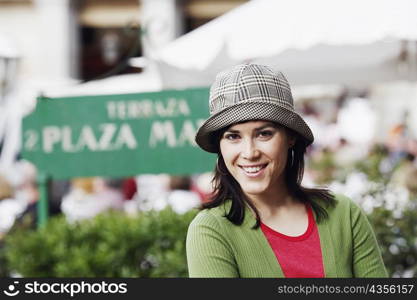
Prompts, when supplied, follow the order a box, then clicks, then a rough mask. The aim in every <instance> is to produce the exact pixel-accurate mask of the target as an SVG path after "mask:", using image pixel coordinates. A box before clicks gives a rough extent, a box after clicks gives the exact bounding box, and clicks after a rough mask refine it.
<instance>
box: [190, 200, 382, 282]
mask: <svg viewBox="0 0 417 300" xmlns="http://www.w3.org/2000/svg"><path fill="white" fill-rule="evenodd" d="M230 204H231V201H227V202H226V203H225V204H224V205H221V206H218V207H215V208H212V209H205V210H203V211H201V212H199V213H198V215H197V216H196V217H195V218H194V220H193V221H192V222H191V224H190V226H189V228H188V233H187V242H186V248H187V262H188V270H189V275H190V277H252V278H257V277H268V278H279V277H284V275H283V273H282V270H281V267H280V265H279V262H278V260H277V258H276V256H275V254H274V252H273V250H272V249H271V247H270V245H269V243H268V241H267V239H266V237H265V236H264V234H263V232H262V230H261V229H260V228H258V229H252V228H251V227H252V226H253V225H254V224H255V222H256V219H255V217H254V215H253V213H252V212H251V211H250V209H249V208H246V211H245V219H244V221H243V224H242V225H240V226H237V225H234V224H233V223H232V222H230V221H229V220H227V219H226V218H225V217H224V215H225V213H226V212H228V211H229V209H230ZM326 210H327V213H328V218H327V219H324V220H322V221H321V222H319V223H318V224H317V226H318V230H319V235H320V244H321V251H322V256H323V264H324V272H325V277H387V272H386V270H385V266H384V263H383V261H382V257H381V253H380V250H379V247H378V244H377V241H376V238H375V235H374V233H373V230H372V228H371V225H370V224H369V222H368V220H367V218H366V216H365V215H364V213H363V212H362V210H361V209H360V208H359V207H358V206H357V205H356V204H355V203H353V202H352V201H351V200H350V199H348V198H346V197H343V196H337V197H336V205H335V207H331V208H327V209H326ZM316 217H317V216H316V215H315V218H316Z"/></svg>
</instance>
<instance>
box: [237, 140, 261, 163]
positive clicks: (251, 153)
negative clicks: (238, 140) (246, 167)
mask: <svg viewBox="0 0 417 300" xmlns="http://www.w3.org/2000/svg"><path fill="white" fill-rule="evenodd" d="M242 147H243V149H242V152H241V154H242V157H243V158H245V159H248V160H253V159H255V158H257V157H258V156H259V151H258V149H257V146H256V143H254V141H253V140H252V139H248V140H244V141H243V143H242Z"/></svg>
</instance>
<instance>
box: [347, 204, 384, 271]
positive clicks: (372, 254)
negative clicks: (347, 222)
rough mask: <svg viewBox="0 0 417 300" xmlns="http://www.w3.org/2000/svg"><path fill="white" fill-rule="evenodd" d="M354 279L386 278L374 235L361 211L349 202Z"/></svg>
mask: <svg viewBox="0 0 417 300" xmlns="http://www.w3.org/2000/svg"><path fill="white" fill-rule="evenodd" d="M351 222H352V223H351V224H352V235H353V275H354V277H359V278H366V277H388V274H387V271H386V269H385V265H384V262H383V260H382V256H381V251H380V249H379V246H378V242H377V239H376V237H375V233H374V231H373V229H372V226H371V224H370V223H369V221H368V219H367V217H366V215H365V214H364V212H363V211H362V209H361V208H360V207H359V206H357V205H356V204H355V203H353V202H351Z"/></svg>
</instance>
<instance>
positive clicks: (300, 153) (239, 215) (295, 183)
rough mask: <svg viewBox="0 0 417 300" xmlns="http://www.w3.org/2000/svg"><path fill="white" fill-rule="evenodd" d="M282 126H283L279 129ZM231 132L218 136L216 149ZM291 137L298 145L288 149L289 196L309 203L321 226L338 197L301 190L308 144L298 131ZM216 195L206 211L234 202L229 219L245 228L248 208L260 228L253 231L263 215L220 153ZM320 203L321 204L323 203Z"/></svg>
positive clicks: (319, 191) (216, 170)
mask: <svg viewBox="0 0 417 300" xmlns="http://www.w3.org/2000/svg"><path fill="white" fill-rule="evenodd" d="M278 126H279V125H278ZM226 130H227V128H225V129H223V130H220V131H218V132H216V133H215V134H214V135H213V141H215V142H216V145H219V144H220V139H221V137H222V136H223V133H224V132H225V131H226ZM286 131H287V134H289V135H290V136H294V137H295V140H296V141H295V144H294V146H293V147H291V148H290V149H288V156H287V164H286V166H285V182H286V184H287V188H288V190H289V193H290V194H291V196H293V197H294V198H296V199H298V200H300V201H301V202H303V203H309V204H310V205H311V207H312V209H313V210H314V212H315V213H316V215H317V222H321V221H322V220H323V219H325V218H327V217H328V214H327V211H326V209H325V208H324V207H323V206H326V207H328V206H334V205H335V203H336V200H335V198H334V195H333V194H332V193H330V191H329V190H327V189H325V188H306V187H302V186H301V181H302V179H303V175H304V154H305V152H306V149H307V142H306V141H305V140H304V138H302V137H301V136H299V135H298V134H297V133H295V132H294V131H292V130H290V129H288V128H286ZM212 182H213V186H214V193H213V196H212V197H211V199H210V201H209V202H206V203H204V204H203V205H202V208H203V209H205V208H213V207H217V206H219V205H221V204H223V203H224V202H225V201H226V200H229V199H231V200H232V205H231V208H230V210H229V212H228V213H227V214H226V215H225V217H226V218H227V219H228V220H229V221H230V222H232V223H233V224H235V225H241V224H242V222H243V220H244V218H245V206H246V205H249V207H250V208H252V210H253V211H254V212H255V214H256V224H255V225H254V226H253V228H254V229H255V228H258V227H259V225H260V218H259V212H258V210H257V209H256V207H255V206H254V205H253V203H252V202H251V201H250V200H249V199H247V197H246V196H245V194H244V193H243V191H242V188H241V187H240V185H239V183H238V182H237V181H236V180H235V179H234V178H233V176H232V175H231V174H230V173H229V171H228V170H227V167H226V165H225V162H224V160H223V157H222V155H221V153H220V150H218V158H217V163H216V167H215V170H214V177H213V180H212ZM319 201H320V202H319Z"/></svg>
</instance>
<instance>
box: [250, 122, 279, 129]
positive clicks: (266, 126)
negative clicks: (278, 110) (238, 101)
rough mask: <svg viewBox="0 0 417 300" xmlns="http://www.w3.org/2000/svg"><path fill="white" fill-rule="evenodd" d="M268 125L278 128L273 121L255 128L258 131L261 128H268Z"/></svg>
mask: <svg viewBox="0 0 417 300" xmlns="http://www.w3.org/2000/svg"><path fill="white" fill-rule="evenodd" d="M268 127H272V128H274V129H276V128H277V127H276V126H275V124H273V123H268V124H265V125H262V126H260V127H258V128H255V130H256V131H261V130H263V129H265V128H268Z"/></svg>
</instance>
